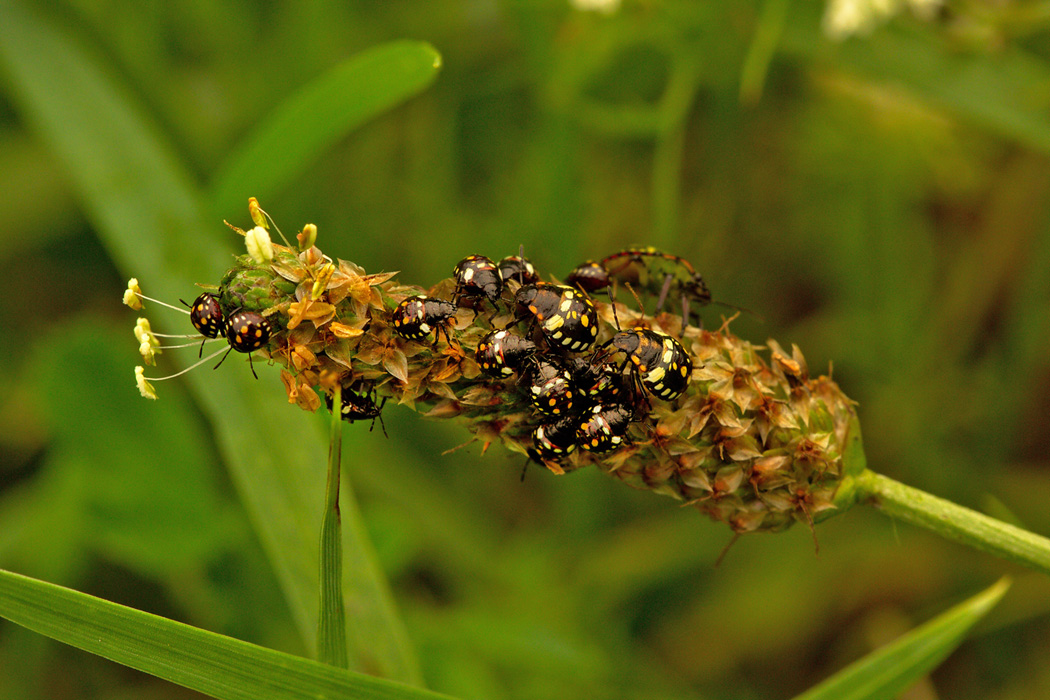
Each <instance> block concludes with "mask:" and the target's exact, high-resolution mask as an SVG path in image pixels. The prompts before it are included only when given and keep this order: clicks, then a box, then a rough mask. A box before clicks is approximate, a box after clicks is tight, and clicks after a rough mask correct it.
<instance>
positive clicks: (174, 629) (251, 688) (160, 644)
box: [0, 570, 448, 700]
mask: <svg viewBox="0 0 1050 700" xmlns="http://www.w3.org/2000/svg"><path fill="white" fill-rule="evenodd" d="M0 616H2V617H5V618H7V619H8V620H11V621H12V622H15V623H17V624H19V625H22V626H24V627H27V628H28V629H31V630H33V631H35V632H39V633H40V634H43V635H45V636H48V637H51V638H52V639H56V640H58V641H60V642H63V643H65V644H69V645H71V646H74V647H77V648H78V649H83V650H84V651H87V652H90V653H92V654H97V655H99V656H102V657H104V658H107V659H109V660H111V661H115V662H117V663H119V664H123V665H125V666H130V667H131V668H134V669H138V670H139V671H143V672H145V673H149V674H151V675H154V676H157V677H158V678H163V679H165V680H169V681H171V682H172V683H177V684H178V685H181V686H185V687H187V688H191V689H193V690H197V691H199V692H201V693H204V694H206V695H210V696H212V697H214V698H219V699H220V700H257V699H258V698H266V700H317V698H332V699H334V698H355V699H358V700H362V699H367V698H374V699H375V700H381V699H383V700H437V699H438V698H447V697H448V696H445V695H439V694H438V693H433V692H430V691H427V690H422V689H419V688H413V687H411V686H407V685H403V684H400V683H395V682H393V681H388V680H383V679H380V678H375V677H373V676H367V675H364V674H360V673H353V672H351V671H346V670H343V669H338V668H335V667H333V666H329V665H326V664H321V663H318V662H316V661H311V660H309V659H304V658H301V657H298V656H292V655H290V654H285V653H282V652H279V651H274V650H272V649H267V648H265V647H260V646H256V645H254V644H249V643H248V642H242V641H240V640H238V639H233V638H232V637H225V636H223V635H220V634H215V633H213V632H208V631H205V630H202V629H198V628H196V627H191V626H189V625H185V624H182V623H181V622H175V621H174V620H169V619H167V618H163V617H158V616H156V615H151V614H149V613H145V612H142V611H140V610H135V609H133V608H128V607H124V606H123V605H118V604H116V603H111V602H109V601H105V600H101V599H100V598H95V597H93V596H89V595H87V594H85V593H79V592H77V591H72V590H70V589H68V588H63V587H61V586H56V585H54V584H51V583H45V582H43V581H38V580H36V579H32V578H28V577H26V576H21V575H19V574H14V573H10V572H8V571H3V570H0Z"/></svg>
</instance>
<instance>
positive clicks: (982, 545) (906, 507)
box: [855, 469, 1050, 574]
mask: <svg viewBox="0 0 1050 700" xmlns="http://www.w3.org/2000/svg"><path fill="white" fill-rule="evenodd" d="M855 487H856V496H857V500H858V501H861V502H866V503H870V504H872V505H874V506H875V507H877V508H878V509H879V510H881V511H883V512H884V513H886V514H887V515H889V516H890V517H893V518H897V519H899V520H903V521H905V522H909V523H912V524H913V525H918V526H920V527H924V528H927V529H929V530H932V531H933V532H936V533H937V534H939V535H942V536H944V537H946V538H948V539H952V540H955V541H957V542H962V543H963V544H966V545H969V546H971V547H973V548H975V549H979V550H981V551H983V552H989V553H990V554H995V555H997V556H1000V557H1003V558H1004V559H1009V560H1010V561H1015V562H1017V563H1019V564H1023V565H1024V566H1028V567H1031V568H1033V569H1038V570H1039V571H1042V572H1043V573H1047V574H1050V539H1047V538H1046V537H1043V536H1041V535H1036V534H1034V533H1031V532H1028V531H1027V530H1022V529H1021V528H1019V527H1014V526H1013V525H1008V524H1007V523H1004V522H1002V521H999V520H996V519H995V518H990V517H988V516H987V515H983V514H981V513H978V512H976V511H973V510H970V509H969V508H963V507H962V506H959V505H956V504H955V503H952V502H950V501H946V500H944V499H943V498H938V497H936V496H932V495H930V494H928V493H926V492H925V491H920V490H919V489H916V488H912V487H911V486H906V485H905V484H902V483H900V482H898V481H894V480H893V479H890V478H887V477H885V476H882V475H881V474H876V473H875V472H873V471H871V470H869V469H865V470H864V471H863V472H861V473H860V474H859V475H857V477H856V479H855Z"/></svg>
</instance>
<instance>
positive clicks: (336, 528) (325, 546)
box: [317, 384, 347, 668]
mask: <svg viewBox="0 0 1050 700" xmlns="http://www.w3.org/2000/svg"><path fill="white" fill-rule="evenodd" d="M340 406H342V392H341V390H340V387H339V385H338V384H337V385H336V387H335V390H334V391H333V393H332V428H331V438H330V439H329V441H328V485H327V487H326V489H325V509H324V515H323V516H322V517H321V612H320V614H319V616H318V621H317V658H318V659H320V660H321V661H322V662H323V663H326V664H331V665H332V666H338V667H340V668H347V654H346V610H345V609H344V605H343V541H342V531H341V530H342V519H341V518H340V516H339V473H340V471H341V470H340V468H339V466H340V462H341V460H342V454H343V420H342V413H341V412H340V410H339V407H340Z"/></svg>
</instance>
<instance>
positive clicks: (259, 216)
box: [248, 197, 270, 229]
mask: <svg viewBox="0 0 1050 700" xmlns="http://www.w3.org/2000/svg"><path fill="white" fill-rule="evenodd" d="M248 213H249V214H251V215H252V221H254V222H255V225H256V226H262V227H263V228H265V229H269V228H270V222H269V221H267V220H266V212H264V211H263V210H262V207H260V206H259V200H258V199H256V198H255V197H249V198H248Z"/></svg>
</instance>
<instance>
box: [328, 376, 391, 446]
mask: <svg viewBox="0 0 1050 700" xmlns="http://www.w3.org/2000/svg"><path fill="white" fill-rule="evenodd" d="M341 393H342V401H341V403H342V406H341V407H340V411H339V413H340V414H341V416H342V419H343V420H345V421H346V422H348V423H353V422H354V421H359V420H369V419H371V420H372V427H371V428H369V430H372V429H373V428H375V424H376V418H378V419H379V425H380V426H381V427H382V428H383V434H384V435H385V434H386V426H385V425H383V415H382V412H383V406H384V405H386V399H387V397H385V396H384V397H383V400H382V401H381V402H380V403H378V404H377V403H376V399H375V388H374V387H373V388H372V390H371V391H366V392H365V393H363V394H359V393H357V392H355V391H353V390H351V389H349V388H345V387H344V388H343V390H342V392H341ZM325 403H326V404H327V405H328V410H329V411H331V410H332V397H331V396H330V395H328V394H325Z"/></svg>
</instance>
